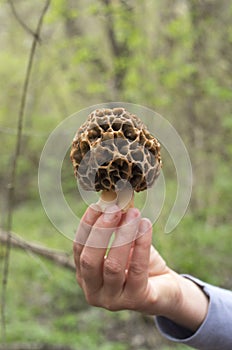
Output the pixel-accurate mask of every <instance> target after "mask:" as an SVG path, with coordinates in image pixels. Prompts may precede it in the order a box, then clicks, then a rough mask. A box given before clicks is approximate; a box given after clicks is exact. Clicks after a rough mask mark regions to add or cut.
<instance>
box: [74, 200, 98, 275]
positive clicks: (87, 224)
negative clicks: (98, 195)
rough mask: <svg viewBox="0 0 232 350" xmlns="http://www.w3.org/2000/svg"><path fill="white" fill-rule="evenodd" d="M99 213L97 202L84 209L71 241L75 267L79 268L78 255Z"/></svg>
mask: <svg viewBox="0 0 232 350" xmlns="http://www.w3.org/2000/svg"><path fill="white" fill-rule="evenodd" d="M100 215H101V209H100V207H99V206H98V205H97V204H91V205H90V206H89V207H88V208H87V210H86V211H85V213H84V215H83V217H82V219H81V222H80V225H79V227H78V229H77V233H76V237H75V239H74V242H73V253H74V261H75V265H76V267H77V269H78V270H79V269H80V255H81V253H82V250H83V247H84V245H85V243H86V241H87V239H88V237H89V234H90V232H91V229H92V227H93V226H94V224H95V222H96V221H97V219H98V218H99V217H100Z"/></svg>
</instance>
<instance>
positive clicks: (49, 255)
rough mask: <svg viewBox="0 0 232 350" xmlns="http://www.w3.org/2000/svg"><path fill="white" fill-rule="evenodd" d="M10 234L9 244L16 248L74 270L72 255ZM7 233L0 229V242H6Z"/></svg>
mask: <svg viewBox="0 0 232 350" xmlns="http://www.w3.org/2000/svg"><path fill="white" fill-rule="evenodd" d="M10 234H11V246H12V247H14V248H16V249H22V250H26V251H29V252H32V253H34V254H37V255H39V256H42V257H44V258H46V259H47V260H50V261H53V262H54V263H55V264H56V265H59V266H62V267H64V268H67V269H68V270H71V271H74V270H75V266H74V263H73V259H72V257H70V255H69V254H68V253H66V252H63V251H59V250H55V249H48V248H45V247H43V246H41V245H38V244H35V243H31V242H28V241H26V240H24V239H22V238H20V237H18V236H17V235H16V234H14V233H13V232H11V233H10ZM7 238H8V234H7V232H5V231H3V230H1V229H0V242H1V243H3V244H6V243H7Z"/></svg>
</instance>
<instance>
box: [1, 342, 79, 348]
mask: <svg viewBox="0 0 232 350" xmlns="http://www.w3.org/2000/svg"><path fill="white" fill-rule="evenodd" d="M0 350H73V348H72V347H70V346H68V345H52V344H34V343H29V344H28V343H26V344H25V343H24V344H23V343H22V344H7V346H6V345H3V346H2V345H0Z"/></svg>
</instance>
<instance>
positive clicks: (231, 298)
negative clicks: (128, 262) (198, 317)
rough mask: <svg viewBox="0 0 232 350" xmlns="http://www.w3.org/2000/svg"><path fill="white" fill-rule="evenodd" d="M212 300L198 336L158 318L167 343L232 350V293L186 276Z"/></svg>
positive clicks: (201, 348) (212, 349)
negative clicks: (169, 341) (168, 341)
mask: <svg viewBox="0 0 232 350" xmlns="http://www.w3.org/2000/svg"><path fill="white" fill-rule="evenodd" d="M184 277H186V278H189V279H190V280H192V281H193V282H195V283H196V284H197V285H199V286H200V287H201V288H202V290H203V291H204V292H205V293H206V294H207V295H208V297H209V308H208V313H207V316H206V318H205V320H204V322H203V323H202V324H201V326H200V327H199V328H198V330H197V331H196V332H195V333H192V332H191V331H190V330H188V329H186V328H183V327H181V326H179V325H177V324H175V323H174V322H172V321H170V320H169V319H167V318H165V317H162V316H158V317H156V325H157V328H158V330H159V331H160V333H161V334H162V335H163V336H164V337H165V338H167V339H169V340H171V341H173V342H177V343H181V344H185V345H188V346H190V347H193V348H195V349H199V350H231V349H232V292H231V291H229V290H225V289H222V288H218V287H215V286H212V285H210V284H207V283H204V282H202V281H200V280H198V279H196V278H194V277H192V276H189V275H184Z"/></svg>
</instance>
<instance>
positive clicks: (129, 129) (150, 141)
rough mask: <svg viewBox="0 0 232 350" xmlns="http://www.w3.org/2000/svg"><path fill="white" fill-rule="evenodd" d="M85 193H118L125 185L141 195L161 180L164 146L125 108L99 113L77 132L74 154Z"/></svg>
mask: <svg viewBox="0 0 232 350" xmlns="http://www.w3.org/2000/svg"><path fill="white" fill-rule="evenodd" d="M70 158H71V161H72V163H73V167H74V174H75V176H76V177H77V179H78V180H79V183H80V185H81V186H82V187H83V188H84V189H85V190H92V191H101V190H106V191H116V190H122V189H123V186H124V185H125V184H128V182H129V184H130V185H131V187H132V188H133V190H134V191H136V192H140V191H143V190H145V189H147V188H149V187H151V186H152V185H153V183H154V181H155V179H156V178H157V177H158V176H159V173H160V169H161V165H162V161H161V156H160V144H159V142H158V141H157V139H156V138H155V137H154V136H152V135H151V134H150V133H149V131H148V129H147V127H146V126H145V125H144V124H143V123H142V121H141V120H140V119H139V118H138V117H137V116H136V115H134V114H131V113H129V112H127V111H126V110H125V109H124V108H114V109H96V110H95V111H93V112H92V113H91V114H90V115H89V116H88V119H87V120H86V122H85V123H84V124H83V125H82V126H81V127H80V128H79V130H78V131H77V133H76V135H75V137H74V139H73V143H72V149H71V154H70Z"/></svg>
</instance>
